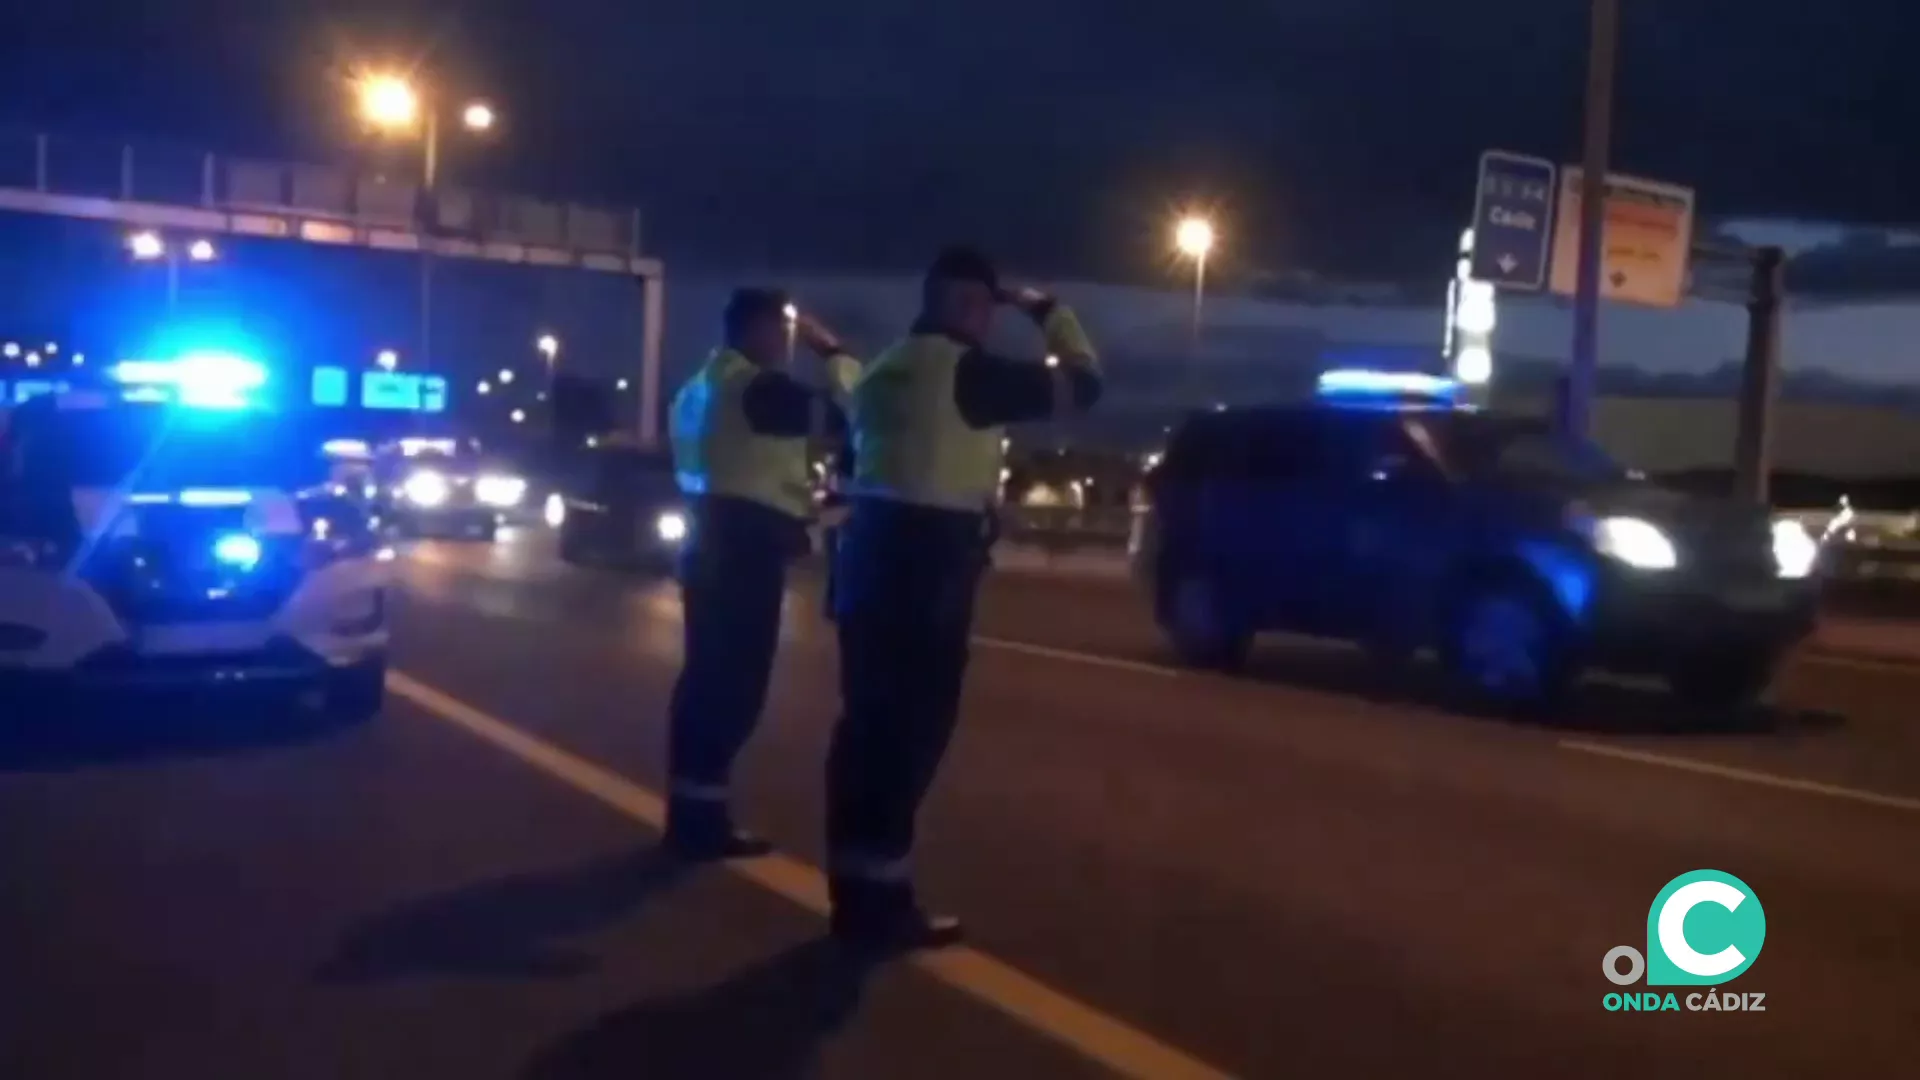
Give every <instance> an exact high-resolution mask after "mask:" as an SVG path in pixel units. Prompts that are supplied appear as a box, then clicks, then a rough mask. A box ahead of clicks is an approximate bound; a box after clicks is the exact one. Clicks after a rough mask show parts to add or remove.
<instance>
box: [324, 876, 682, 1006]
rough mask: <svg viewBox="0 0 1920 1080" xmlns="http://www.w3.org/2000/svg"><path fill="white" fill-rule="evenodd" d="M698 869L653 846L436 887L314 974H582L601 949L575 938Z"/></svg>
mask: <svg viewBox="0 0 1920 1080" xmlns="http://www.w3.org/2000/svg"><path fill="white" fill-rule="evenodd" d="M691 870H692V868H691V867H689V866H688V865H687V864H686V863H684V862H682V861H680V860H678V859H675V858H674V857H673V856H672V855H671V854H669V853H668V852H666V851H665V850H663V849H660V848H654V847H650V848H642V849H637V850H632V851H627V852H623V853H621V854H618V855H614V856H611V857H608V858H603V859H598V860H595V861H593V862H589V863H585V864H583V865H578V866H569V867H565V868H563V869H559V870H550V871H539V872H533V873H523V874H516V875H513V876H511V877H505V878H498V879H495V880H491V881H484V882H480V883H478V884H475V885H469V886H465V887H462V888H459V889H455V890H453V891H451V892H447V893H441V894H439V895H435V896H429V897H427V898H425V899H422V900H416V901H413V902H410V903H407V904H405V905H404V906H402V907H400V908H398V909H396V910H393V911H390V912H387V913H385V914H382V915H379V916H376V917H375V918H373V919H372V920H370V921H368V922H366V923H364V924H362V925H361V926H360V927H358V928H357V929H355V930H354V931H353V932H351V933H350V934H349V935H348V937H347V939H346V940H345V941H344V942H342V943H341V945H340V948H339V951H338V952H337V953H336V954H335V955H334V956H333V957H332V958H331V959H329V960H328V961H327V962H326V963H325V964H323V965H322V966H321V968H320V970H319V972H318V973H317V977H318V978H319V980H320V981H322V982H326V983H369V982H383V981H389V980H394V979H403V978H409V977H416V976H462V977H475V978H497V979H553V978H567V977H570V976H573V975H578V974H581V973H583V972H586V971H588V970H591V969H592V967H593V965H594V958H593V955H592V953H590V952H588V951H586V950H585V949H582V948H577V947H574V946H572V945H570V944H568V941H569V939H575V938H580V937H584V936H586V935H588V934H591V933H593V932H594V931H596V930H599V929H601V928H603V927H606V926H609V925H611V924H612V923H614V922H616V921H618V920H619V919H621V918H624V917H626V916H627V915H629V914H631V913H632V912H634V911H635V910H637V909H638V908H640V907H642V906H643V905H645V904H646V903H647V901H649V900H651V899H652V898H654V897H655V896H657V895H659V894H661V893H663V892H665V891H667V890H668V889H670V888H671V887H672V886H673V885H674V884H676V883H677V882H679V881H680V880H681V879H682V878H683V877H684V876H686V875H687V874H688V873H689V872H691Z"/></svg>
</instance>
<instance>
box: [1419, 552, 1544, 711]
mask: <svg viewBox="0 0 1920 1080" xmlns="http://www.w3.org/2000/svg"><path fill="white" fill-rule="evenodd" d="M1441 659H1442V661H1443V662H1444V663H1445V665H1446V668H1447V671H1448V672H1449V674H1450V675H1451V676H1452V677H1453V679H1454V681H1455V682H1457V683H1458V684H1459V685H1460V686H1461V688H1462V689H1464V690H1466V691H1467V692H1468V693H1470V694H1471V695H1472V696H1473V697H1474V698H1475V699H1476V700H1477V701H1479V702H1481V703H1483V704H1487V705H1492V706H1495V707H1497V708H1500V709H1506V710H1519V711H1524V712H1530V713H1550V712H1552V711H1554V710H1555V709H1557V708H1558V707H1559V706H1560V704H1561V703H1562V702H1563V701H1564V699H1565V697H1566V695H1567V692H1568V690H1569V689H1570V688H1571V687H1572V685H1573V682H1574V678H1575V676H1576V675H1577V674H1578V665H1577V664H1576V663H1575V662H1574V659H1573V656H1572V651H1571V649H1570V648H1569V647H1568V644H1567V641H1566V633H1565V630H1564V628H1563V627H1562V625H1561V620H1560V617H1559V612H1558V611H1557V610H1556V609H1555V608H1554V606H1553V604H1552V602H1551V601H1550V600H1548V599H1547V598H1546V597H1544V596H1542V595H1540V593H1539V590H1537V589H1533V588H1528V587H1525V586H1523V585H1520V584H1518V583H1515V584H1497V585H1492V586H1489V587H1483V588H1479V589H1476V590H1474V591H1472V592H1470V593H1469V594H1468V595H1467V596H1466V597H1465V599H1464V600H1463V601H1462V602H1461V603H1460V604H1459V605H1458V606H1457V608H1456V609H1455V613H1454V616H1453V618H1452V619H1451V620H1450V626H1449V629H1448V633H1447V635H1446V640H1445V642H1444V645H1443V648H1442V653H1441Z"/></svg>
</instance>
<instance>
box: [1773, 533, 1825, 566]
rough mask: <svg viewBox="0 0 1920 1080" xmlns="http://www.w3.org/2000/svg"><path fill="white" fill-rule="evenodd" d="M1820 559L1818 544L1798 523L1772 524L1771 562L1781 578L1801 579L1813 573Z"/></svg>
mask: <svg viewBox="0 0 1920 1080" xmlns="http://www.w3.org/2000/svg"><path fill="white" fill-rule="evenodd" d="M1819 559H1820V544H1819V543H1818V542H1817V541H1816V540H1814V538H1813V534H1811V533H1809V532H1807V527H1806V526H1805V525H1802V524H1800V523H1799V522H1798V521H1776V522H1774V523H1773V562H1774V565H1775V566H1776V567H1777V568H1778V570H1779V573H1780V576H1781V577H1783V578H1803V577H1806V576H1807V575H1808V574H1811V573H1813V564H1814V563H1816V562H1818V561H1819Z"/></svg>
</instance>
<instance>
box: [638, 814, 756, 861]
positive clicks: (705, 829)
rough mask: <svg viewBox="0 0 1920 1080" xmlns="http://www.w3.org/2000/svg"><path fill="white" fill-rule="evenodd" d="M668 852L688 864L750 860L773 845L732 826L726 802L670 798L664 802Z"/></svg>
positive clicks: (665, 839)
mask: <svg viewBox="0 0 1920 1080" xmlns="http://www.w3.org/2000/svg"><path fill="white" fill-rule="evenodd" d="M664 842H665V845H666V848H667V850H668V851H671V852H673V853H674V854H675V855H677V856H679V857H680V858H682V859H685V860H687V861H689V862H719V861H722V860H726V859H752V858H757V857H759V856H761V855H766V854H768V853H770V852H772V851H773V845H772V844H770V843H768V842H767V841H766V840H765V839H762V838H761V837H758V836H755V835H754V834H752V833H750V832H746V831H745V830H742V829H736V828H734V825H733V816H732V815H731V814H729V813H728V812H727V806H726V804H725V803H722V802H716V801H714V800H711V799H671V800H669V801H668V803H667V833H666V836H665V838H664Z"/></svg>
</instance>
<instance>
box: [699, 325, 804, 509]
mask: <svg viewBox="0 0 1920 1080" xmlns="http://www.w3.org/2000/svg"><path fill="white" fill-rule="evenodd" d="M758 374H760V368H759V367H757V366H756V365H755V364H754V363H753V361H751V360H748V359H747V358H746V357H744V356H742V355H740V354H739V353H738V352H735V351H734V350H732V349H719V350H716V351H715V352H714V354H713V356H712V358H711V359H709V360H708V361H707V362H706V364H705V366H703V367H701V369H700V370H699V371H698V372H695V373H694V376H693V378H691V379H688V380H687V383H686V385H685V386H682V387H681V388H680V392H679V393H677V394H675V395H674V396H673V409H672V411H671V413H670V414H669V416H668V418H667V429H668V434H669V435H670V437H671V438H672V440H673V470H674V476H675V478H676V479H677V480H678V481H679V484H680V490H681V491H684V492H686V493H687V494H689V495H726V496H732V497H734V498H738V499H748V500H751V501H753V502H757V503H760V504H761V505H763V506H768V507H772V508H773V509H775V510H778V511H780V512H781V513H783V514H786V515H787V516H789V517H794V518H799V519H801V520H807V519H809V518H811V517H812V516H813V505H814V504H813V483H812V476H811V474H810V473H809V471H808V465H807V440H806V439H805V438H804V437H795V438H776V437H773V436H768V435H761V434H758V433H756V432H755V431H754V430H753V427H752V425H750V424H749V423H747V412H746V407H745V403H744V398H745V395H746V390H747V385H748V384H749V383H751V382H752V381H753V378H754V376H756V375H758Z"/></svg>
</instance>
